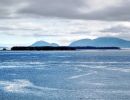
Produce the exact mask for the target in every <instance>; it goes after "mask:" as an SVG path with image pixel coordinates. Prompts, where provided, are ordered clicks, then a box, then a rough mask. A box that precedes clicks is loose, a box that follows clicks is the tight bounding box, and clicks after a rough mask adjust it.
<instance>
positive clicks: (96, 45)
mask: <svg viewBox="0 0 130 100" xmlns="http://www.w3.org/2000/svg"><path fill="white" fill-rule="evenodd" d="M120 48H130V41H127V40H123V39H120V38H114V37H100V38H96V39H93V40H92V39H81V40H77V41H74V42H72V43H71V44H70V45H68V46H59V45H58V44H56V43H48V42H45V41H37V42H35V43H34V44H32V45H31V46H26V47H25V46H15V47H12V48H11V50H78V49H83V50H84V49H120ZM3 50H5V49H3Z"/></svg>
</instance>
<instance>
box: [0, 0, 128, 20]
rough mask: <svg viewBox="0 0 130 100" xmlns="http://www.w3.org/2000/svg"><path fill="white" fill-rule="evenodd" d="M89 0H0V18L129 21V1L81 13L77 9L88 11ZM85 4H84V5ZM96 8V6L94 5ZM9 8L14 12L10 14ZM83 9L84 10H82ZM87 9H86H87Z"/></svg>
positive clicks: (124, 0) (125, 0)
mask: <svg viewBox="0 0 130 100" xmlns="http://www.w3.org/2000/svg"><path fill="white" fill-rule="evenodd" d="M88 1H89V0H21V1H20V0H0V12H1V14H0V17H1V18H4V17H5V18H6V17H10V16H11V14H13V13H14V14H16V15H20V16H24V15H27V16H30V17H31V16H46V17H59V18H68V19H84V20H111V21H115V20H118V21H130V18H129V16H130V12H129V10H130V6H129V5H130V0H123V2H122V4H121V5H115V6H114V5H112V6H109V7H106V8H104V9H100V10H96V11H90V12H89V13H82V12H80V11H79V9H84V10H89V7H90V5H89V3H87V2H88ZM85 2H86V3H85ZM22 3H27V4H28V6H26V7H23V8H20V9H18V8H15V6H16V5H19V6H20V4H22ZM94 6H96V5H94ZM11 7H14V8H13V9H15V10H16V12H12V11H11V10H10V8H11ZM84 7H85V8H84ZM87 8H88V9H87Z"/></svg>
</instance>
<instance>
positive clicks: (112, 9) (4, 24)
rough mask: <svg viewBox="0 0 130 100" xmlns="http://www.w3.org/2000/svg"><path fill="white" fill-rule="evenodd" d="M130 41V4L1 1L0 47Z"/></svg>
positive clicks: (122, 0) (117, 0) (115, 0)
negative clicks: (107, 39) (103, 39)
mask: <svg viewBox="0 0 130 100" xmlns="http://www.w3.org/2000/svg"><path fill="white" fill-rule="evenodd" d="M106 36H109V37H118V38H122V39H126V40H130V0H0V46H5V45H6V46H17V45H22V46H23V45H25V46H28V45H31V44H32V43H34V42H36V41H40V40H43V41H47V42H50V43H58V44H59V45H68V44H70V43H71V42H73V41H76V40H79V39H85V38H89V39H94V38H98V37H106Z"/></svg>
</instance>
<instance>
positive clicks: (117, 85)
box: [0, 50, 130, 100]
mask: <svg viewBox="0 0 130 100" xmlns="http://www.w3.org/2000/svg"><path fill="white" fill-rule="evenodd" d="M0 100H130V51H129V50H114V51H107V50H106V51H105V50H104V51H102V50H99V51H98V50H97V51H96V50H91V51H35V52H31V51H28V52H26V51H24V52H22V51H21V52H20V51H19V52H15V51H1V52H0Z"/></svg>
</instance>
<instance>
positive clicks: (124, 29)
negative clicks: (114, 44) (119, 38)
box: [101, 25, 130, 33]
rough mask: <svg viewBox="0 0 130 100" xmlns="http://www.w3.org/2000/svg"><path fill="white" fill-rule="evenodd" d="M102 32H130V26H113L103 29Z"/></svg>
mask: <svg viewBox="0 0 130 100" xmlns="http://www.w3.org/2000/svg"><path fill="white" fill-rule="evenodd" d="M101 32H110V33H130V27H125V26H123V25H117V26H113V27H111V28H107V29H104V30H102V31H101Z"/></svg>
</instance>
